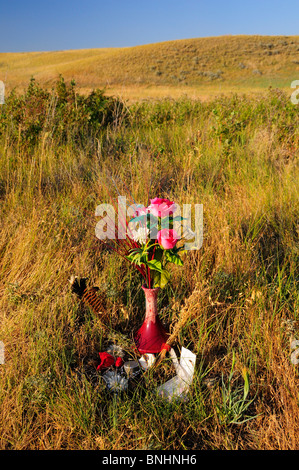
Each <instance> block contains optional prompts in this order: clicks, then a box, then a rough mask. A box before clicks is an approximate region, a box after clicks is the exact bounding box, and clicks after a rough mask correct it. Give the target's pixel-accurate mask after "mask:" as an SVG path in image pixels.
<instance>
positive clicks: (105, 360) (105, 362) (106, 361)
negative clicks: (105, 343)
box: [97, 352, 115, 370]
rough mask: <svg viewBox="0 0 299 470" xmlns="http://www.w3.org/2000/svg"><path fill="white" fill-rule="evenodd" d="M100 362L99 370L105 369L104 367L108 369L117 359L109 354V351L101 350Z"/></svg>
mask: <svg viewBox="0 0 299 470" xmlns="http://www.w3.org/2000/svg"><path fill="white" fill-rule="evenodd" d="M99 356H100V360H101V362H100V364H99V365H98V367H97V370H103V369H108V367H110V366H113V364H114V363H115V359H114V357H113V356H111V354H108V353H107V352H100V353H99Z"/></svg>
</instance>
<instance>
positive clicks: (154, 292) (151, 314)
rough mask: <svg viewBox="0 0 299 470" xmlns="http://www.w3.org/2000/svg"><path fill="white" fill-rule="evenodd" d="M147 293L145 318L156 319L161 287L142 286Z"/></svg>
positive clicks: (145, 293)
mask: <svg viewBox="0 0 299 470" xmlns="http://www.w3.org/2000/svg"><path fill="white" fill-rule="evenodd" d="M142 289H143V292H144V295H145V319H146V320H152V321H155V318H156V316H157V314H158V307H157V304H158V303H157V299H158V292H159V288H158V287H157V288H155V289H147V288H146V287H142Z"/></svg>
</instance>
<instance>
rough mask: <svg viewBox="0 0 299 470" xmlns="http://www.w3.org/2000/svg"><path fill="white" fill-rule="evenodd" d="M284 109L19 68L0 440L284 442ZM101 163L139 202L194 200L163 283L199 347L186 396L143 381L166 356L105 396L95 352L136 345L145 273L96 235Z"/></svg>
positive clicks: (1, 179) (39, 443)
mask: <svg viewBox="0 0 299 470" xmlns="http://www.w3.org/2000/svg"><path fill="white" fill-rule="evenodd" d="M161 47H162V46H161ZM282 47H284V46H282ZM285 47H287V46H285ZM292 47H293V46H292ZM136 50H138V49H136ZM115 53H116V54H117V53H119V52H116V51H115ZM58 55H59V54H57V56H58ZM24 57H25V56H24ZM86 60H87V59H86ZM88 60H89V59H88ZM298 112H299V106H295V105H293V104H292V103H291V101H290V99H289V97H287V96H286V94H285V93H282V92H281V91H279V90H271V91H267V92H266V93H264V94H263V95H260V96H258V97H253V96H250V97H248V96H247V97H246V98H244V97H243V96H234V97H219V98H217V99H213V100H211V101H208V102H204V103H202V102H201V101H193V100H189V99H186V98H184V99H181V100H178V101H173V100H169V101H166V100H165V101H159V102H142V103H134V104H131V105H129V106H124V105H123V106H122V105H121V103H120V102H118V101H115V100H113V99H106V97H105V96H103V95H102V94H101V93H99V92H98V93H93V94H92V95H90V96H87V97H82V96H81V95H80V93H74V89H73V88H72V87H70V88H68V87H65V85H64V83H63V82H62V81H60V82H59V83H58V84H57V87H56V88H55V93H46V92H45V91H44V90H43V89H41V88H39V87H38V86H37V85H36V84H35V83H34V81H32V82H31V83H30V85H29V88H28V89H27V90H26V94H25V95H21V96H19V97H18V96H16V95H15V94H11V95H8V97H7V101H6V104H5V105H3V106H1V107H0V218H1V225H0V340H1V341H2V342H3V344H4V346H5V362H4V364H1V365H0V448H1V449H12V450H15V449H100V450H101V449H106V450H112V449H149V451H153V450H164V449H170V450H172V449H176V450H184V449H187V450H190V451H191V452H192V451H193V450H196V449H199V450H200V449H206V450H207V449H209V450H215V449H234V450H237V449H238V450H241V449H244V450H255V449H268V450H273V449H289V450H294V449H298V447H299V444H298V443H299V439H298V437H299V408H298V377H299V369H298V367H299V366H298V365H294V364H293V363H292V362H291V360H290V359H291V349H290V339H291V338H292V337H293V338H296V339H299V326H298V325H299V318H298V313H299V310H298V266H299V263H298V254H299V253H298V214H299V206H298V201H299V198H298V177H299V174H298V149H299V140H298V137H299V136H298V129H299V125H298V116H299V115H298ZM106 174H108V175H111V176H112V177H113V179H114V181H116V182H117V185H118V188H119V191H120V194H122V195H124V194H126V193H127V188H129V190H130V191H131V193H132V194H133V196H134V198H135V200H136V201H137V202H139V203H144V204H146V202H147V198H148V195H150V197H155V196H160V197H167V198H170V199H171V200H174V201H176V202H178V203H179V204H180V205H182V204H183V203H190V204H193V203H202V204H203V210H204V242H203V246H202V248H201V249H200V250H198V251H194V252H189V253H186V255H185V256H184V267H183V268H181V267H180V266H174V267H173V270H172V272H171V282H170V283H169V284H168V285H167V286H166V288H165V289H163V290H162V291H161V292H160V294H159V312H160V318H161V320H162V321H163V323H164V324H165V325H167V327H168V328H170V330H171V331H172V329H173V328H174V327H175V325H177V322H178V320H179V319H180V318H182V315H183V314H184V315H186V320H187V321H186V323H185V325H184V327H183V328H182V329H181V330H180V331H179V335H178V337H177V339H176V342H175V344H174V347H175V350H176V351H177V354H178V355H179V351H180V348H181V347H182V346H184V347H187V348H189V349H191V350H192V351H193V352H194V353H195V354H196V355H197V364H196V370H195V374H194V380H193V383H192V387H191V390H190V394H189V398H188V401H186V402H174V403H166V402H165V401H161V400H160V399H159V398H158V397H157V396H156V394H155V391H156V387H157V386H158V385H159V384H162V383H164V382H165V381H166V380H168V379H169V378H171V377H173V376H174V375H175V372H174V369H173V368H172V367H171V363H170V361H169V357H168V356H167V357H166V359H165V361H164V362H163V363H162V364H161V365H160V367H159V368H158V369H157V370H156V371H154V372H152V373H149V374H148V375H145V376H144V377H142V378H140V379H138V380H137V381H136V382H135V383H134V382H133V383H131V385H130V388H129V390H128V391H127V392H125V393H123V394H122V395H120V396H119V397H116V396H113V394H112V393H111V392H109V391H108V390H107V389H106V386H105V383H104V380H103V377H102V375H101V373H99V372H97V370H96V366H97V365H98V363H99V356H98V354H99V352H100V351H105V350H106V348H107V347H108V345H109V344H110V343H111V342H112V343H117V344H118V345H120V346H122V347H123V348H124V350H125V352H126V355H127V356H126V357H127V358H130V357H131V358H134V357H135V353H134V350H133V343H132V333H133V331H136V329H137V328H138V327H139V326H140V324H141V322H142V321H143V319H144V297H143V292H142V290H141V288H140V284H141V279H140V278H139V277H138V276H137V274H136V272H135V270H133V269H131V267H130V266H128V264H127V262H126V260H123V259H120V258H119V257H117V256H116V255H115V253H113V252H109V251H108V250H106V249H105V247H103V246H101V244H100V242H99V240H97V239H96V238H95V236H94V231H95V225H96V223H97V221H98V219H97V218H96V217H95V208H96V206H97V205H98V204H100V203H103V202H109V198H108V191H107V188H106V186H105V185H103V175H106ZM148 188H149V190H150V193H149V194H148ZM72 275H78V276H82V277H88V285H89V286H98V287H99V289H100V294H101V296H102V298H103V301H104V302H105V304H106V306H105V309H104V315H105V316H104V319H103V322H104V324H105V325H106V326H107V327H109V328H110V333H107V330H106V329H103V327H102V323H101V322H100V320H99V317H98V316H97V315H95V314H94V313H93V312H92V311H89V310H88V309H83V308H82V306H80V304H79V302H78V299H76V298H75V297H74V295H73V294H72V293H71V291H70V285H69V282H68V280H69V278H70V277H71V276H72ZM296 354H297V353H296Z"/></svg>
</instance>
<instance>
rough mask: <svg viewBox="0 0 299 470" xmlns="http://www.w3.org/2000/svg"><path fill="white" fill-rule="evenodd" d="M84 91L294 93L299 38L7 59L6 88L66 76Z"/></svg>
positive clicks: (0, 71)
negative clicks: (271, 90)
mask: <svg viewBox="0 0 299 470" xmlns="http://www.w3.org/2000/svg"><path fill="white" fill-rule="evenodd" d="M60 74H61V75H63V77H64V78H65V79H66V80H71V79H74V80H75V81H76V84H77V86H78V87H79V88H80V89H81V90H82V91H83V92H84V91H85V90H86V91H89V90H91V89H93V88H105V89H106V91H107V92H111V93H115V94H119V95H122V96H123V97H124V98H131V99H139V98H148V97H164V96H173V97H176V96H178V95H181V94H187V95H190V96H191V95H192V96H201V97H204V96H206V97H208V96H210V95H215V94H219V93H223V92H224V93H225V92H228V91H234V92H239V91H240V92H248V91H256V90H262V89H266V88H268V87H269V86H272V87H279V88H283V89H289V90H291V89H290V86H291V83H292V81H293V80H296V79H298V78H299V36H220V37H209V38H198V39H186V40H176V41H167V42H163V43H156V44H148V45H143V46H135V47H129V48H105V49H82V50H69V51H53V52H25V53H1V54H0V80H2V81H4V83H5V85H6V89H7V90H10V89H12V88H15V87H16V88H17V89H22V90H23V89H24V88H25V87H26V86H27V84H28V82H29V80H30V78H31V77H35V78H36V80H37V81H38V82H39V83H41V84H43V85H45V86H47V87H51V86H52V85H53V83H54V82H55V81H56V80H57V78H58V76H59V75H60Z"/></svg>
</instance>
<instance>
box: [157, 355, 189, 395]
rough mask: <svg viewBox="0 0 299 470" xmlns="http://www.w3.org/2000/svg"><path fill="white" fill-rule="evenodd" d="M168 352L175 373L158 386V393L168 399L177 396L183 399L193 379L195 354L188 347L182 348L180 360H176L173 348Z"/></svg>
mask: <svg viewBox="0 0 299 470" xmlns="http://www.w3.org/2000/svg"><path fill="white" fill-rule="evenodd" d="M169 354H170V357H171V358H172V362H173V365H174V368H175V370H176V373H177V375H176V376H175V377H173V378H172V379H170V380H168V381H167V382H165V384H163V385H160V386H159V387H158V389H157V392H158V395H159V396H160V397H163V398H166V399H168V400H169V401H171V400H172V399H177V398H179V399H183V400H185V399H186V395H187V393H188V391H189V387H190V385H191V384H192V380H193V375H194V368H195V363H196V355H195V354H193V353H192V352H191V351H189V349H186V348H182V351H181V358H180V362H178V359H177V356H176V354H175V351H174V350H173V349H171V350H170V351H169Z"/></svg>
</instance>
